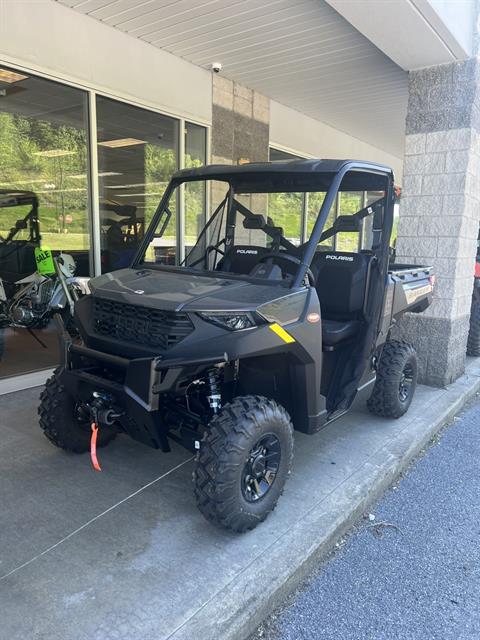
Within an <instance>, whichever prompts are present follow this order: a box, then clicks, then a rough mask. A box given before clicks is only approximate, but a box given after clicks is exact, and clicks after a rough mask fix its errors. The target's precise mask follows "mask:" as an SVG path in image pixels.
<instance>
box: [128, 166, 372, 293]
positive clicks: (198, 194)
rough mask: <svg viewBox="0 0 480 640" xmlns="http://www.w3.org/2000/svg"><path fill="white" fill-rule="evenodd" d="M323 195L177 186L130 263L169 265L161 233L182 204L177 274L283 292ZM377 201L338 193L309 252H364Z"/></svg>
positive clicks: (214, 183) (208, 184)
mask: <svg viewBox="0 0 480 640" xmlns="http://www.w3.org/2000/svg"><path fill="white" fill-rule="evenodd" d="M200 185H201V188H200ZM262 186H264V185H262ZM327 188H328V187H327V186H326V188H325V190H323V191H312V190H294V189H295V185H292V190H291V191H278V190H277V187H275V190H273V189H272V191H267V190H266V189H260V188H259V189H258V190H253V189H252V190H250V191H246V190H245V189H244V188H242V189H241V190H238V191H236V190H235V188H234V187H233V186H232V185H231V184H229V183H228V182H223V181H218V180H205V179H202V180H195V181H189V182H186V183H182V185H177V186H176V187H175V188H172V189H171V190H170V194H169V197H168V198H165V199H164V200H163V202H162V204H161V206H160V208H159V210H158V212H157V215H156V218H155V220H154V222H153V227H152V228H151V229H150V230H149V232H148V233H147V243H146V245H145V246H144V251H143V255H142V258H141V260H140V261H137V264H138V262H140V263H141V264H143V265H145V266H154V265H157V266H161V265H163V266H166V265H167V266H168V265H171V266H175V263H174V261H172V260H171V256H170V253H171V252H169V247H170V245H171V239H170V238H165V232H166V229H167V228H169V223H170V221H171V219H172V217H173V216H174V215H175V212H176V206H178V203H179V202H182V199H183V203H184V205H183V206H184V217H185V228H186V230H187V232H189V233H187V234H186V235H185V247H186V251H185V259H184V260H183V261H182V262H181V264H180V265H177V267H178V266H180V267H182V268H186V269H189V270H195V271H202V272H215V273H216V274H218V275H222V274H229V275H230V276H235V277H242V278H247V279H259V278H260V279H262V280H265V281H268V282H269V283H275V284H280V283H281V284H287V285H289V284H291V283H292V282H293V280H294V277H295V275H296V273H297V272H298V270H299V268H300V266H301V265H302V259H303V255H304V251H305V248H306V246H307V244H308V241H309V238H310V236H311V234H312V231H313V229H314V226H315V223H316V221H317V219H318V217H319V212H320V210H321V208H322V204H323V202H324V199H325V196H326V192H327ZM182 191H183V193H182ZM205 193H207V194H209V201H210V203H211V204H210V207H209V209H210V211H209V212H208V215H205V211H204V207H203V203H204V197H203V195H204V194H205ZM383 197H384V192H381V191H369V192H367V191H342V192H339V193H338V194H337V197H336V199H335V201H334V203H333V204H332V206H331V207H330V210H329V212H328V216H327V218H326V222H325V224H324V229H325V230H326V231H324V232H323V234H322V235H321V236H320V237H319V241H318V243H317V245H316V252H320V251H334V250H338V251H360V250H365V249H370V248H371V247H370V246H368V245H369V243H370V244H371V240H372V223H373V217H372V216H370V213H372V211H373V210H371V207H370V206H369V205H371V204H372V203H373V204H375V203H376V202H377V201H378V200H379V199H382V198H383ZM382 206H383V205H382ZM347 216H349V217H350V218H349V220H347V221H346V220H345V218H346V217H347ZM205 220H207V222H206V223H205V224H203V225H202V224H200V221H205ZM336 221H338V224H337V225H336ZM340 223H341V224H340ZM193 229H197V234H196V237H194V236H193V235H192V234H191V231H192V230H193Z"/></svg>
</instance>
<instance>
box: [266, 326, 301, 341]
mask: <svg viewBox="0 0 480 640" xmlns="http://www.w3.org/2000/svg"><path fill="white" fill-rule="evenodd" d="M269 328H270V329H271V330H272V331H273V332H274V333H276V334H277V336H278V337H279V338H281V339H282V340H283V341H284V342H286V343H287V344H290V343H291V342H295V338H294V337H293V336H291V335H290V334H289V333H288V331H285V329H284V328H283V327H281V326H280V325H279V324H277V323H276V322H274V323H273V324H271V325H269Z"/></svg>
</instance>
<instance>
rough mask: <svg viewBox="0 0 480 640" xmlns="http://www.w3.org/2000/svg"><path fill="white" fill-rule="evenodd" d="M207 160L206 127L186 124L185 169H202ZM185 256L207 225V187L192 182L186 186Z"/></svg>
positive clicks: (202, 183) (200, 183) (203, 184)
mask: <svg viewBox="0 0 480 640" xmlns="http://www.w3.org/2000/svg"><path fill="white" fill-rule="evenodd" d="M206 159H207V131H206V129H205V127H200V126H199V125H196V124H192V123H191V122H186V123H185V168H186V169H192V168H194V167H201V166H202V165H204V164H205V163H206ZM184 192H185V255H187V254H188V252H189V250H190V249H191V248H192V247H193V245H194V244H195V242H196V241H197V238H198V235H199V233H200V231H201V230H202V229H203V227H204V225H205V212H206V200H205V199H206V185H205V183H204V182H191V183H187V184H186V185H185V190H184Z"/></svg>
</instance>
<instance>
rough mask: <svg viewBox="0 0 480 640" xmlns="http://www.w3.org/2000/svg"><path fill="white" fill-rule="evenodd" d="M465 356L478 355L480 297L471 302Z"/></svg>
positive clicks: (479, 345)
mask: <svg viewBox="0 0 480 640" xmlns="http://www.w3.org/2000/svg"><path fill="white" fill-rule="evenodd" d="M467 356H480V298H479V297H476V298H474V299H473V302H472V309H471V312H470V328H469V331H468V340H467Z"/></svg>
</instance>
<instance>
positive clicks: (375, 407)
mask: <svg viewBox="0 0 480 640" xmlns="http://www.w3.org/2000/svg"><path fill="white" fill-rule="evenodd" d="M417 378H418V364H417V354H416V351H415V349H414V348H413V347H412V345H411V344H409V343H408V342H402V341H400V340H390V341H388V342H387V343H386V344H385V346H384V347H383V351H382V355H381V356H380V361H379V363H378V367H377V379H376V382H375V386H374V387H373V392H372V395H371V396H370V398H369V399H368V401H367V407H368V409H369V410H370V411H371V413H374V414H375V415H377V416H382V417H385V418H400V416H403V414H404V413H406V412H407V410H408V408H409V406H410V404H411V402H412V399H413V395H414V393H415V389H416V386H417Z"/></svg>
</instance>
